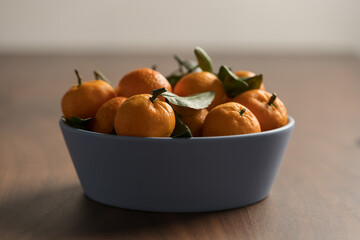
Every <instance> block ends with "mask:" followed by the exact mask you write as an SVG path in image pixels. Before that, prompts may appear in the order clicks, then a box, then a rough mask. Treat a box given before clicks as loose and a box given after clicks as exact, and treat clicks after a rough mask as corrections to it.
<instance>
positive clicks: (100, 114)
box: [92, 97, 127, 133]
mask: <svg viewBox="0 0 360 240" xmlns="http://www.w3.org/2000/svg"><path fill="white" fill-rule="evenodd" d="M126 99H127V98H126V97H114V98H112V99H110V100H109V101H107V102H106V103H104V104H103V105H101V107H100V108H99V110H98V111H97V112H96V114H95V118H94V123H93V127H92V130H93V131H94V132H99V133H111V132H112V131H113V130H114V118H115V114H116V112H117V110H118V109H119V107H120V106H121V104H123V102H125V100H126Z"/></svg>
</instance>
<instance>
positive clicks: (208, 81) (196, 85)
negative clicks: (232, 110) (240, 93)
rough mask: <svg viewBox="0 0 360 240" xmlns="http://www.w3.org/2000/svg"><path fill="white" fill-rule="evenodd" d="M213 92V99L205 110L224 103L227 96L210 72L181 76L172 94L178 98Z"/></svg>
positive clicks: (219, 82)
mask: <svg viewBox="0 0 360 240" xmlns="http://www.w3.org/2000/svg"><path fill="white" fill-rule="evenodd" d="M208 91H215V99H214V101H213V102H212V103H211V104H210V106H209V107H208V108H207V109H208V110H211V109H212V108H214V107H215V106H217V105H219V104H221V103H224V102H226V100H227V95H226V92H225V89H224V86H223V84H222V82H221V81H220V80H219V79H218V77H217V76H216V75H214V74H212V73H210V72H193V73H189V74H187V75H185V76H183V77H182V78H181V79H180V80H179V81H178V82H177V83H176V85H175V87H174V93H175V94H177V95H179V96H189V95H193V94H195V93H201V92H208Z"/></svg>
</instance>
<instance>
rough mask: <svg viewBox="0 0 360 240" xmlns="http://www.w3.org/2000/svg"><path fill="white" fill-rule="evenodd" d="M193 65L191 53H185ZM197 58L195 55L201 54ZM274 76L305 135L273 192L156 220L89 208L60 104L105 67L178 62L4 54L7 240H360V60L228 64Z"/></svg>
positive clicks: (0, 188) (2, 204) (0, 120)
mask: <svg viewBox="0 0 360 240" xmlns="http://www.w3.org/2000/svg"><path fill="white" fill-rule="evenodd" d="M185 57H189V56H185ZM190 57H192V56H190ZM213 60H214V62H215V65H216V66H219V65H220V64H225V65H228V66H231V67H232V68H233V69H248V70H252V71H255V72H257V73H263V74H264V82H265V84H266V86H267V89H268V90H269V91H275V92H276V93H277V94H278V96H279V97H280V98H281V99H282V100H283V101H284V102H285V104H286V106H287V109H288V113H289V114H290V115H292V116H293V117H294V118H295V120H296V126H295V129H294V132H293V135H292V137H291V140H290V143H289V146H288V149H287V152H286V154H285V156H284V160H283V162H282V165H281V168H280V170H279V173H278V176H277V178H276V180H275V183H274V185H273V186H272V189H271V192H270V195H269V196H268V197H267V198H266V199H265V200H263V201H261V202H259V203H257V204H254V205H251V206H248V207H244V208H240V209H234V210H228V211H219V212H209V213H187V214H174V213H173V214H171V213H150V212H141V211H132V210H125V209H119V208H113V207H108V206H105V205H102V204H99V203H96V202H94V201H92V200H90V199H88V198H87V197H86V196H85V194H84V192H83V190H82V189H81V186H80V183H79V180H78V178H77V176H76V172H75V170H74V167H73V165H72V162H71V159H70V156H69V153H68V151H67V149H66V146H65V143H64V140H63V137H62V135H61V132H60V130H59V126H58V119H59V117H60V115H61V112H60V100H61V97H62V95H63V94H64V92H65V91H66V90H67V89H68V88H69V87H70V86H71V85H73V84H75V82H76V78H75V75H74V73H73V69H74V68H79V70H80V71H81V73H82V75H83V77H84V79H89V80H90V78H91V72H92V70H93V69H100V70H102V71H103V72H104V73H105V74H106V75H107V76H108V77H109V78H110V79H112V81H113V84H114V85H115V84H116V83H117V82H118V80H119V79H120V78H121V76H123V75H124V74H125V73H126V72H128V71H130V70H133V69H136V68H140V67H151V66H152V65H153V64H154V63H155V64H157V65H158V67H159V68H158V69H159V70H160V71H162V72H164V73H169V72H170V71H169V70H172V69H175V68H176V64H175V62H174V61H173V60H172V58H171V55H169V56H168V55H157V56H149V55H147V56H141V55H137V56H128V55H107V56H104V55H74V56H69V55H62V56H54V55H38V56H34V55H16V56H14V55H7V56H0V73H1V74H0V76H1V77H0V81H1V88H0V239H2V240H4V239H50V238H55V239H120V238H121V239H360V127H359V126H360V125H359V123H360V111H359V110H360V94H359V93H360V79H359V76H360V60H359V59H358V58H356V57H354V56H348V55H321V56H311V55H302V56H286V55H282V56H281V55H276V56H275V55H274V56H269V55H267V56H261V55H243V56H236V55H234V56H222V55H215V56H213Z"/></svg>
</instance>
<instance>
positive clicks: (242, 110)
mask: <svg viewBox="0 0 360 240" xmlns="http://www.w3.org/2000/svg"><path fill="white" fill-rule="evenodd" d="M245 112H246V108H242V109H241V111H239V113H240V116H244V113H245Z"/></svg>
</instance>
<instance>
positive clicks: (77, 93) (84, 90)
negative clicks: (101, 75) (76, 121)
mask: <svg viewBox="0 0 360 240" xmlns="http://www.w3.org/2000/svg"><path fill="white" fill-rule="evenodd" d="M75 72H76V75H77V77H78V84H77V85H74V86H72V87H71V88H70V89H69V90H68V91H67V92H66V93H65V95H64V96H63V98H62V100H61V110H62V113H63V115H64V117H65V118H67V119H71V117H72V116H74V117H78V118H82V119H85V118H90V117H94V116H95V114H96V112H97V110H98V109H99V108H100V106H101V105H102V104H104V103H105V102H106V101H108V100H109V99H111V98H113V97H115V91H114V89H113V87H112V86H111V85H110V84H109V83H107V82H105V81H102V80H92V81H88V82H84V83H83V82H82V79H81V77H80V75H79V72H78V71H77V70H76V71H75Z"/></svg>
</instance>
